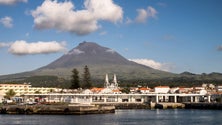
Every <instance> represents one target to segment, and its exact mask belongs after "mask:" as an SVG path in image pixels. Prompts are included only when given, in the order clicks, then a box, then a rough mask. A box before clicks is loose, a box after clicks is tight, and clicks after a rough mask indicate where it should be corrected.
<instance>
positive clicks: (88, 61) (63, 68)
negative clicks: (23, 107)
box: [4, 42, 174, 80]
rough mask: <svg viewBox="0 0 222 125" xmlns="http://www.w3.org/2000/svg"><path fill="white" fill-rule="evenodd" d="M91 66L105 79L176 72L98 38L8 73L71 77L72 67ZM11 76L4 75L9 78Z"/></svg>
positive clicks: (166, 74) (134, 77)
mask: <svg viewBox="0 0 222 125" xmlns="http://www.w3.org/2000/svg"><path fill="white" fill-rule="evenodd" d="M86 65H87V66H88V67H89V70H90V73H91V77H92V78H95V79H104V77H105V74H116V75H117V76H118V78H119V79H124V80H129V79H138V80H139V79H156V78H164V77H171V76H173V75H174V74H173V73H169V72H165V71H160V70H156V69H153V68H151V67H148V66H144V65H141V64H137V63H135V62H132V61H129V60H128V59H126V58H124V57H123V56H121V55H120V54H119V53H117V52H116V51H114V50H113V49H110V48H107V47H103V46H100V45H98V44H97V43H94V42H82V43H80V44H79V45H78V46H77V47H75V48H73V49H72V50H70V51H69V52H68V53H66V54H64V55H63V56H61V57H60V58H58V59H57V60H55V61H53V62H52V63H50V64H48V65H46V66H43V67H41V68H38V69H36V70H33V71H30V72H25V73H18V74H13V75H7V76H8V77H13V78H16V77H17V78H19V77H30V76H38V75H41V76H42V75H43V76H44V75H53V76H58V77H62V78H65V79H69V78H70V75H71V71H72V69H73V68H76V69H77V70H78V71H79V72H80V73H82V72H83V68H84V66H86ZM7 76H4V78H6V77H7Z"/></svg>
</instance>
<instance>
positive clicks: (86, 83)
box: [82, 65, 92, 89]
mask: <svg viewBox="0 0 222 125" xmlns="http://www.w3.org/2000/svg"><path fill="white" fill-rule="evenodd" d="M91 87H92V82H91V76H90V72H89V68H88V66H87V65H86V66H85V67H84V73H83V81H82V88H83V89H89V88H91Z"/></svg>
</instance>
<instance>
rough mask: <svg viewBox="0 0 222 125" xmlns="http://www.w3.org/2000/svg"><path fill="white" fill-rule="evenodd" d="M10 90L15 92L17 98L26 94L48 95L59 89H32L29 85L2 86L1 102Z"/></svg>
mask: <svg viewBox="0 0 222 125" xmlns="http://www.w3.org/2000/svg"><path fill="white" fill-rule="evenodd" d="M9 90H13V91H14V92H15V93H16V95H15V97H20V96H23V95H24V94H34V93H41V94H47V93H50V92H55V91H57V88H50V87H32V86H31V85H30V84H28V83H24V84H0V102H2V100H3V99H4V96H5V95H6V92H8V91H9Z"/></svg>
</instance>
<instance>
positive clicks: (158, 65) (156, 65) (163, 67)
mask: <svg viewBox="0 0 222 125" xmlns="http://www.w3.org/2000/svg"><path fill="white" fill-rule="evenodd" d="M129 60H130V61H133V62H136V63H138V64H142V65H145V66H149V67H152V68H154V69H158V70H163V71H171V70H172V69H173V68H174V66H173V65H172V64H169V63H160V62H156V61H154V60H151V59H129Z"/></svg>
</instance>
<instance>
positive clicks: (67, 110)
mask: <svg viewBox="0 0 222 125" xmlns="http://www.w3.org/2000/svg"><path fill="white" fill-rule="evenodd" d="M118 109H148V110H149V109H188V110H189V109H205V110H212V109H214V110H222V103H150V104H147V103H122V104H121V103H119V104H69V105H68V104H66V105H64V104H63V105H42V104H40V105H3V106H0V114H23V115H24V114H25V115H32V114H39V115H86V114H106V113H115V110H118Z"/></svg>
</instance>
